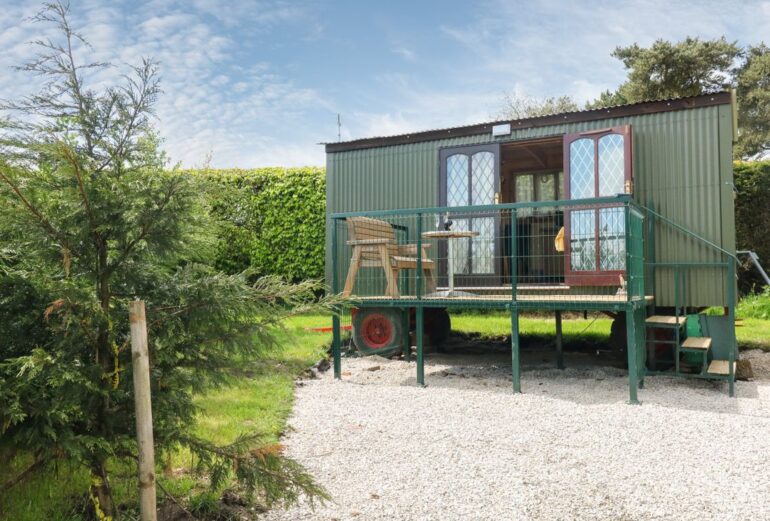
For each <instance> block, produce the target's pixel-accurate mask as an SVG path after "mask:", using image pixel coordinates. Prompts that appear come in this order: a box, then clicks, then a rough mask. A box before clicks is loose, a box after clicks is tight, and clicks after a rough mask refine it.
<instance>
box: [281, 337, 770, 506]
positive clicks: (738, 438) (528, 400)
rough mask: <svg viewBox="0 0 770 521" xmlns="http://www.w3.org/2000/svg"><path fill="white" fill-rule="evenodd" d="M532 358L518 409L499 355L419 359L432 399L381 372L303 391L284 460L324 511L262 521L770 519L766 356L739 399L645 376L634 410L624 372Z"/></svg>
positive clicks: (366, 371) (363, 367)
mask: <svg viewBox="0 0 770 521" xmlns="http://www.w3.org/2000/svg"><path fill="white" fill-rule="evenodd" d="M540 356H541V355H540V354H530V356H529V358H530V360H527V358H524V365H523V373H522V387H523V391H524V394H521V395H514V394H512V392H511V384H510V363H509V362H508V359H507V355H505V354H502V353H499V354H491V355H483V356H462V355H429V357H428V358H427V362H426V383H427V387H426V388H418V387H416V386H415V385H414V383H415V365H414V363H406V362H403V361H391V360H384V359H381V358H375V357H370V358H363V359H345V360H343V371H344V376H343V380H342V381H334V380H333V378H332V374H331V371H329V372H327V373H325V374H323V375H322V376H321V377H320V378H319V379H317V380H308V381H303V382H300V386H299V387H298V389H297V395H296V404H295V407H294V413H293V416H292V418H291V420H290V427H291V428H290V432H289V434H288V436H287V437H286V439H285V443H286V446H287V451H288V453H289V455H291V456H292V457H294V458H296V459H298V460H299V461H300V462H302V463H303V464H304V465H305V466H306V467H307V468H308V469H309V470H310V472H312V473H313V475H314V476H316V478H317V479H318V480H319V481H320V482H321V483H322V484H323V485H324V486H325V487H326V488H327V489H328V491H329V492H330V493H331V495H332V496H333V498H334V502H333V503H330V504H327V505H326V506H324V507H320V508H319V507H317V508H316V510H315V511H312V510H311V509H310V508H308V507H307V506H306V505H305V506H302V507H299V508H294V509H291V510H289V511H285V512H284V511H273V512H270V513H269V514H268V515H267V517H266V519H269V520H300V519H313V520H316V519H317V520H333V519H336V520H370V519H373V520H389V521H390V520H412V519H414V520H442V521H443V520H453V519H458V520H460V519H461V520H476V519H478V520H482V519H483V520H497V519H506V520H526V519H554V520H556V519H558V520H568V519H575V520H577V519H580V520H585V519H596V520H631V519H676V520H687V519H693V520H696V519H697V520H703V519H724V520H735V519H752V520H754V519H756V520H760V519H770V355H768V354H762V353H759V352H750V353H748V354H744V358H746V357H747V358H751V359H752V361H753V365H754V371H755V374H756V376H757V379H756V380H755V381H752V382H739V383H738V384H737V386H736V389H737V394H738V397H737V398H733V399H731V398H729V397H728V396H727V392H726V385H725V384H720V383H713V382H702V381H683V380H675V379H671V378H663V377H650V378H648V379H647V382H646V384H647V385H646V388H645V389H643V390H641V391H640V399H641V400H642V402H643V404H642V405H641V406H631V405H627V404H626V400H627V396H628V388H627V376H626V373H625V371H623V370H621V369H617V368H613V367H610V366H605V367H596V366H595V365H592V364H587V363H582V362H585V360H584V359H581V358H580V355H577V354H572V355H569V356H568V357H567V364H568V366H571V367H572V368H568V369H566V370H564V371H558V370H555V369H551V367H552V365H551V361H550V360H547V361H543V360H541V359H539V358H538V357H540ZM589 361H590V360H589ZM546 362H547V364H546ZM372 369H374V370H372Z"/></svg>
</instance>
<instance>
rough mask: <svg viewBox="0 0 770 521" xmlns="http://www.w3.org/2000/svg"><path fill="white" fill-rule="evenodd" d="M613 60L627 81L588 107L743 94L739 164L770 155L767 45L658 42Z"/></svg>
mask: <svg viewBox="0 0 770 521" xmlns="http://www.w3.org/2000/svg"><path fill="white" fill-rule="evenodd" d="M612 56H614V57H615V58H618V59H619V60H621V61H622V62H623V65H624V66H625V68H626V70H627V71H628V76H627V79H626V81H625V82H624V83H622V84H621V85H620V86H619V87H618V89H617V90H615V91H605V92H603V93H601V95H600V96H599V98H597V99H595V100H593V101H590V102H588V103H587V104H586V107H587V108H601V107H607V106H611V105H622V104H624V103H636V102H639V101H648V100H655V99H667V98H677V97H683V96H696V95H698V94H706V93H710V92H716V91H719V90H724V89H728V88H736V89H737V97H738V136H737V139H736V145H735V147H734V149H733V151H734V156H735V157H736V158H737V159H741V158H743V159H746V158H751V157H756V156H758V155H759V156H761V155H764V154H766V153H767V152H768V150H770V49H768V47H767V46H766V45H765V44H764V43H760V44H759V45H755V46H749V47H747V48H745V49H742V48H741V47H739V46H738V45H737V44H736V43H735V42H728V41H727V40H726V39H725V38H724V37H722V38H719V39H715V40H701V39H699V38H685V39H684V40H682V41H681V42H676V43H672V42H669V41H666V40H657V41H656V42H655V43H653V44H652V45H651V46H650V47H641V46H639V45H637V44H634V45H630V46H628V47H618V48H616V49H615V51H614V52H613V53H612Z"/></svg>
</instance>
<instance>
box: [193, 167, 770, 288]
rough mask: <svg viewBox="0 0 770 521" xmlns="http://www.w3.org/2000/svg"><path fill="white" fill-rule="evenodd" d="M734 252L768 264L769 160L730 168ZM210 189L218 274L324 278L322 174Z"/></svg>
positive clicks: (227, 177) (248, 174)
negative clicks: (216, 218)
mask: <svg viewBox="0 0 770 521" xmlns="http://www.w3.org/2000/svg"><path fill="white" fill-rule="evenodd" d="M734 172H735V189H736V193H737V197H736V200H735V223H736V224H735V225H736V234H737V246H738V249H741V250H743V249H748V250H753V251H756V252H757V254H759V257H760V259H761V261H762V263H763V264H764V265H765V266H770V234H768V230H770V161H755V162H742V161H737V162H736V163H735V165H734ZM193 173H194V174H196V175H199V176H203V177H205V178H206V179H208V180H210V181H211V182H212V183H213V184H214V189H213V190H212V195H211V197H210V200H211V205H212V208H213V210H214V213H215V214H216V215H217V216H219V217H220V219H221V221H222V228H221V231H220V233H219V239H218V244H217V249H216V260H215V264H216V266H217V267H218V268H220V269H222V270H224V271H226V272H229V273H234V272H238V271H242V270H244V269H246V268H252V269H253V270H254V272H255V274H257V275H267V274H277V275H281V276H284V277H286V278H288V279H290V280H293V281H299V280H304V279H308V278H322V277H323V272H324V226H325V222H324V219H325V209H326V175H325V174H326V173H325V170H324V169H323V168H310V167H308V168H260V169H256V170H199V171H193Z"/></svg>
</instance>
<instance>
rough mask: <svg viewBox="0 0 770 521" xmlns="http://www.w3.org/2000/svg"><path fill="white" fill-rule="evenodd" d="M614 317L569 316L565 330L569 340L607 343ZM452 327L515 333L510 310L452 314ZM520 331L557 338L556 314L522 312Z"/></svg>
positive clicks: (488, 333) (486, 332)
mask: <svg viewBox="0 0 770 521" xmlns="http://www.w3.org/2000/svg"><path fill="white" fill-rule="evenodd" d="M611 324H612V319H610V318H609V317H607V316H606V315H589V316H588V319H583V318H582V317H581V318H570V319H567V318H565V319H564V320H562V334H563V335H564V341H565V342H574V341H583V342H590V343H606V342H607V339H608V337H609V334H610V326H611ZM452 329H454V330H455V331H463V332H466V333H480V334H482V335H483V336H507V335H510V334H511V315H510V313H507V312H497V313H486V314H479V315H477V314H471V313H459V314H452ZM519 334H520V335H522V336H523V337H528V338H530V339H533V340H534V339H538V338H542V339H543V341H545V342H549V343H551V342H553V341H554V338H555V335H556V325H555V322H554V318H553V317H552V316H551V317H546V316H539V315H538V316H527V315H523V316H519Z"/></svg>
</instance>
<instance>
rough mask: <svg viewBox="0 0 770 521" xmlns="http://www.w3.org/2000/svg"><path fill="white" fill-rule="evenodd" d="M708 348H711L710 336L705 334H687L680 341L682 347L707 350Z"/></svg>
mask: <svg viewBox="0 0 770 521" xmlns="http://www.w3.org/2000/svg"><path fill="white" fill-rule="evenodd" d="M709 348H711V337H707V336H688V337H687V338H685V339H684V342H682V349H694V350H701V351H708V350H709Z"/></svg>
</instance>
